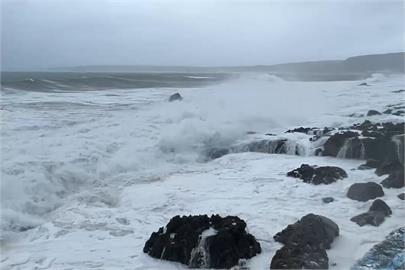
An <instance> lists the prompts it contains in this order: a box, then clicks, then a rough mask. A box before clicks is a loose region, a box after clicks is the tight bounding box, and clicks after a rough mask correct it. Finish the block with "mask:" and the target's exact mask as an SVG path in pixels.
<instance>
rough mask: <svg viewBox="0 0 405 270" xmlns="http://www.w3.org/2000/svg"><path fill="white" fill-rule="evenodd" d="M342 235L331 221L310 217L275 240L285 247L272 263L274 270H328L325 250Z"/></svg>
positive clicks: (321, 217)
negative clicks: (303, 269)
mask: <svg viewBox="0 0 405 270" xmlns="http://www.w3.org/2000/svg"><path fill="white" fill-rule="evenodd" d="M338 235H339V227H338V226H337V225H336V223H334V222H333V221H332V220H330V219H328V218H326V217H324V216H319V215H314V214H308V215H306V216H304V217H302V218H301V220H299V221H297V222H296V223H294V224H292V225H288V226H287V228H285V229H284V230H283V231H281V232H279V233H277V234H276V235H275V236H274V240H276V241H278V242H280V243H283V244H285V246H284V247H282V248H281V249H279V250H278V251H277V252H276V254H275V255H274V257H273V258H272V260H271V264H270V268H271V269H302V268H305V269H327V268H328V267H329V259H328V256H327V254H326V250H325V249H329V248H330V245H331V243H332V242H333V240H334V239H335V237H337V236H338Z"/></svg>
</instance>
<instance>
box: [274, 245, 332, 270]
mask: <svg viewBox="0 0 405 270" xmlns="http://www.w3.org/2000/svg"><path fill="white" fill-rule="evenodd" d="M328 267H329V258H328V255H327V254H326V250H325V249H319V248H311V247H310V246H294V245H286V246H284V247H282V248H281V249H279V250H277V252H276V254H275V255H274V256H273V258H272V260H271V264H270V269H327V268H328Z"/></svg>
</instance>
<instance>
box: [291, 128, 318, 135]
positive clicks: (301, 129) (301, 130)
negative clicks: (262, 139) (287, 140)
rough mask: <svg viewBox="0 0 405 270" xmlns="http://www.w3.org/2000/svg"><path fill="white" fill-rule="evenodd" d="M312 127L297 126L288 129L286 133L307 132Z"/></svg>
mask: <svg viewBox="0 0 405 270" xmlns="http://www.w3.org/2000/svg"><path fill="white" fill-rule="evenodd" d="M313 129H314V128H309V127H307V128H304V127H299V128H294V129H289V130H287V131H286V133H294V132H299V133H305V134H308V133H309V132H310V131H312V130H313Z"/></svg>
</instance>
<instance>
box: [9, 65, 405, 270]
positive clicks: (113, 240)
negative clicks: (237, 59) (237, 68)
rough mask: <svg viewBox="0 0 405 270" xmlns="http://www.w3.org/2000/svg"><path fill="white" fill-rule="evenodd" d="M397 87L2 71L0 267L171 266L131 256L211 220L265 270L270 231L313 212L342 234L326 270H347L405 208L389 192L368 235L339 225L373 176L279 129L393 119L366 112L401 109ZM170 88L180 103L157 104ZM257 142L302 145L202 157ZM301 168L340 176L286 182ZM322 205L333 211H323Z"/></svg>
mask: <svg viewBox="0 0 405 270" xmlns="http://www.w3.org/2000/svg"><path fill="white" fill-rule="evenodd" d="M364 82H366V83H367V84H368V85H369V86H367V87H364V86H360V84H361V83H364ZM404 87H405V85H404V77H402V76H386V75H379V74H375V75H373V76H372V77H370V78H368V79H366V80H361V81H327V82H322V81H318V82H301V81H294V82H292V81H285V80H283V79H281V78H278V77H276V76H272V75H268V74H261V73H244V74H211V73H210V74H206V73H203V74H194V73H193V74H183V73H173V74H169V73H165V74H161V73H159V74H158V73H150V74H124V73H123V74H110V73H2V85H1V162H2V172H1V192H2V194H1V195H2V196H1V231H2V233H1V252H2V254H3V255H2V261H1V265H2V267H4V268H3V269H35V267H38V268H41V269H145V268H161V267H164V268H167V269H183V268H186V266H184V267H183V266H181V265H178V264H173V263H170V262H162V261H158V260H155V259H152V258H150V257H148V256H147V255H145V254H143V252H142V247H143V245H144V243H145V241H146V240H147V239H148V237H149V235H150V233H151V232H152V231H154V230H157V229H158V228H159V227H160V226H163V225H164V224H166V223H167V222H168V220H169V219H170V218H171V217H172V216H174V215H177V214H185V215H188V214H212V213H219V214H222V215H227V214H232V215H238V216H240V217H243V218H244V219H245V220H246V222H247V223H248V227H249V230H250V232H251V233H253V234H254V235H255V236H256V237H257V238H258V239H259V242H261V245H262V248H263V253H262V254H261V255H259V256H256V257H254V258H252V259H251V260H250V261H249V262H248V266H249V267H251V268H253V269H268V265H269V259H270V258H271V256H272V255H274V253H275V252H276V250H277V249H278V248H279V247H280V245H279V244H277V243H275V242H274V240H273V238H272V236H273V235H274V234H275V233H276V232H278V231H280V230H281V229H283V228H284V227H285V226H286V225H288V224H290V223H293V222H295V221H296V220H297V219H298V218H300V217H301V216H302V215H304V214H306V213H308V212H316V213H318V214H323V215H325V216H328V217H329V218H331V219H333V220H335V222H337V223H338V224H339V226H340V228H341V237H340V238H339V239H338V240H337V241H336V244H334V247H333V248H332V249H331V251H330V252H328V255H329V258H330V261H331V262H333V263H336V264H337V265H338V266H337V268H336V269H343V268H346V269H347V268H348V267H350V265H352V264H353V263H354V262H355V261H356V260H357V259H359V258H360V257H361V256H362V255H363V254H364V253H365V252H366V251H367V250H368V249H369V248H370V247H371V246H372V245H373V244H375V243H376V242H378V241H381V240H382V239H383V238H384V236H385V235H386V234H388V233H389V232H390V231H391V230H392V229H395V228H396V227H398V224H400V223H401V220H402V219H403V218H404V215H403V213H404V205H403V204H402V203H401V202H400V201H399V200H398V199H397V198H396V195H395V194H396V193H398V192H397V191H396V190H391V189H390V190H386V191H385V192H386V194H388V195H389V197H387V199H386V202H387V203H388V204H389V205H390V207H391V209H392V210H393V215H392V217H391V218H389V219H387V221H386V222H384V223H383V224H382V225H381V226H380V227H371V226H368V227H364V228H362V227H358V226H357V225H356V224H354V223H353V222H351V221H350V218H351V217H352V216H354V215H355V214H357V213H358V212H359V211H360V212H361V211H364V210H366V209H367V208H368V207H369V205H364V204H360V203H359V202H356V201H352V200H348V199H347V198H346V196H345V194H346V191H347V188H348V187H349V186H350V184H352V183H354V182H367V181H369V180H370V179H373V180H377V179H383V178H384V177H382V178H381V177H378V176H376V175H375V174H374V173H373V172H372V171H360V170H355V168H357V167H358V166H359V165H360V164H361V163H363V162H364V161H361V160H353V159H338V158H332V157H319V156H315V150H316V147H317V145H314V144H313V143H310V142H309V141H308V136H306V134H298V133H293V134H286V133H284V132H285V131H286V130H288V129H292V128H296V127H300V126H305V127H321V128H323V127H326V126H328V127H331V126H332V127H336V128H339V127H345V126H349V125H352V124H354V123H359V122H362V121H364V120H366V119H372V120H373V121H383V122H388V121H391V122H401V121H403V117H402V116H395V115H391V114H382V115H376V116H372V118H370V117H368V116H366V115H365V113H366V112H367V111H368V110H370V109H373V110H378V111H383V110H385V109H386V108H387V106H388V105H392V104H402V105H403V104H404V102H405V101H404V96H403V95H402V94H398V93H394V92H393V91H397V90H398V89H404ZM177 92H178V93H180V94H181V96H182V97H183V100H182V101H175V102H169V101H168V99H169V97H170V95H172V94H174V93H177ZM265 134H279V135H278V136H281V137H282V138H287V139H289V140H290V141H293V142H294V145H295V144H299V145H300V147H301V148H303V149H304V150H303V151H302V152H301V153H300V155H295V152H294V151H292V152H291V153H290V154H288V153H287V154H264V153H233V154H230V155H226V156H224V157H222V158H220V159H215V160H208V159H207V152H208V151H209V150H210V149H213V148H221V147H222V148H226V147H231V146H234V145H240V144H244V143H247V142H251V141H255V140H261V139H263V138H267V137H266V136H268V135H265ZM302 163H309V164H317V165H335V166H339V167H342V168H344V169H345V170H346V171H347V172H348V173H349V177H348V179H345V180H344V181H340V182H339V183H336V184H334V185H331V186H326V185H325V186H319V187H316V188H314V187H312V186H310V185H308V184H305V183H302V182H298V181H295V180H286V177H285V173H286V172H287V171H289V170H291V169H294V168H296V167H299V166H300V165H301V164H302ZM326 196H334V197H335V199H336V202H335V203H334V204H331V205H327V206H325V205H322V204H321V203H320V200H321V198H322V197H326ZM124 220H125V222H123V221H124ZM370 235H373V238H372V239H371V240H370ZM66 249H68V250H69V252H66ZM16 254H18V256H15V255H16ZM331 268H332V269H333V267H331Z"/></svg>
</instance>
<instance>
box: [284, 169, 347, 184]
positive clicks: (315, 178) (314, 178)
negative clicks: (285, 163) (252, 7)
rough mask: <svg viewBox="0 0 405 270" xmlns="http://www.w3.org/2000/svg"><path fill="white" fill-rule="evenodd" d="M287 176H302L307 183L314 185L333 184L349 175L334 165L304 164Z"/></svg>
mask: <svg viewBox="0 0 405 270" xmlns="http://www.w3.org/2000/svg"><path fill="white" fill-rule="evenodd" d="M287 176H290V177H294V178H300V179H302V180H303V181H304V182H305V183H311V184H314V185H319V184H331V183H333V182H336V181H337V180H339V179H343V178H346V177H347V173H346V172H345V171H344V170H343V169H341V168H339V167H333V166H321V167H317V166H310V165H308V164H302V165H301V167H299V168H297V169H295V170H292V171H290V172H288V173H287Z"/></svg>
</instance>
